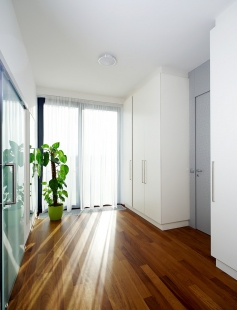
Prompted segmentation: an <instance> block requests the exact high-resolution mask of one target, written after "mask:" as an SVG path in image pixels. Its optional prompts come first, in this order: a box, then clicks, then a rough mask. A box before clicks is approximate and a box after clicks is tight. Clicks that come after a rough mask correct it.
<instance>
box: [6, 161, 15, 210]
mask: <svg viewBox="0 0 237 310" xmlns="http://www.w3.org/2000/svg"><path fill="white" fill-rule="evenodd" d="M4 166H7V167H12V176H13V177H12V188H13V195H12V196H13V197H12V201H7V202H5V203H4V204H5V205H14V204H16V164H13V163H9V164H5V165H4Z"/></svg>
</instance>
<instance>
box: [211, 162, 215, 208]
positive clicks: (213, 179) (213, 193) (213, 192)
mask: <svg viewBox="0 0 237 310" xmlns="http://www.w3.org/2000/svg"><path fill="white" fill-rule="evenodd" d="M211 183H212V202H215V190H214V189H215V162H214V161H213V162H212V182H211Z"/></svg>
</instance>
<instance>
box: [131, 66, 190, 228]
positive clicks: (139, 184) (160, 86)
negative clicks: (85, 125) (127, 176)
mask: <svg viewBox="0 0 237 310" xmlns="http://www.w3.org/2000/svg"><path fill="white" fill-rule="evenodd" d="M188 98H189V94H188V78H187V77H183V76H178V75H175V74H171V73H166V72H164V70H162V69H160V71H159V72H158V73H157V74H156V75H155V76H154V77H153V78H151V79H150V80H149V81H148V82H147V83H146V84H145V85H144V86H143V87H141V88H140V89H139V90H138V91H136V92H135V93H134V95H133V126H132V140H133V143H132V149H133V150H132V153H133V186H132V195H133V208H132V210H133V211H134V212H136V213H138V214H139V215H141V216H142V217H144V218H145V219H147V220H148V221H150V222H151V223H153V224H154V225H156V226H157V227H159V228H160V229H162V230H165V229H170V228H175V227H181V226H187V225H188V223H189V222H188V221H189V212H190V211H189V208H190V206H189V100H188ZM125 135H126V134H125ZM128 207H129V205H128Z"/></svg>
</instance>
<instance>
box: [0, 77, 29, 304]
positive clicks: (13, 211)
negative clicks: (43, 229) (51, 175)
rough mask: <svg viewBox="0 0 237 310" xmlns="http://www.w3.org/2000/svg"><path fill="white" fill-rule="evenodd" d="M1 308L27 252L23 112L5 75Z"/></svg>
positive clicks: (3, 95)
mask: <svg viewBox="0 0 237 310" xmlns="http://www.w3.org/2000/svg"><path fill="white" fill-rule="evenodd" d="M1 80H2V90H3V91H2V100H1V102H2V131H1V134H2V146H1V150H2V154H1V155H2V266H3V271H2V301H3V302H2V307H3V309H4V307H5V304H6V303H7V302H8V300H9V297H10V294H11V290H12V287H13V284H14V282H15V279H16V276H17V273H18V271H19V267H20V263H21V260H22V257H23V253H24V222H23V216H24V214H23V212H24V109H23V107H22V105H21V103H20V100H19V98H18V96H17V94H16V92H15V90H14V89H13V87H12V86H11V83H10V82H9V80H8V79H7V78H6V77H5V75H4V74H2V79H0V82H1Z"/></svg>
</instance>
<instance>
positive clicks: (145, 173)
mask: <svg viewBox="0 0 237 310" xmlns="http://www.w3.org/2000/svg"><path fill="white" fill-rule="evenodd" d="M146 175H147V172H146V160H144V184H146Z"/></svg>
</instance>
